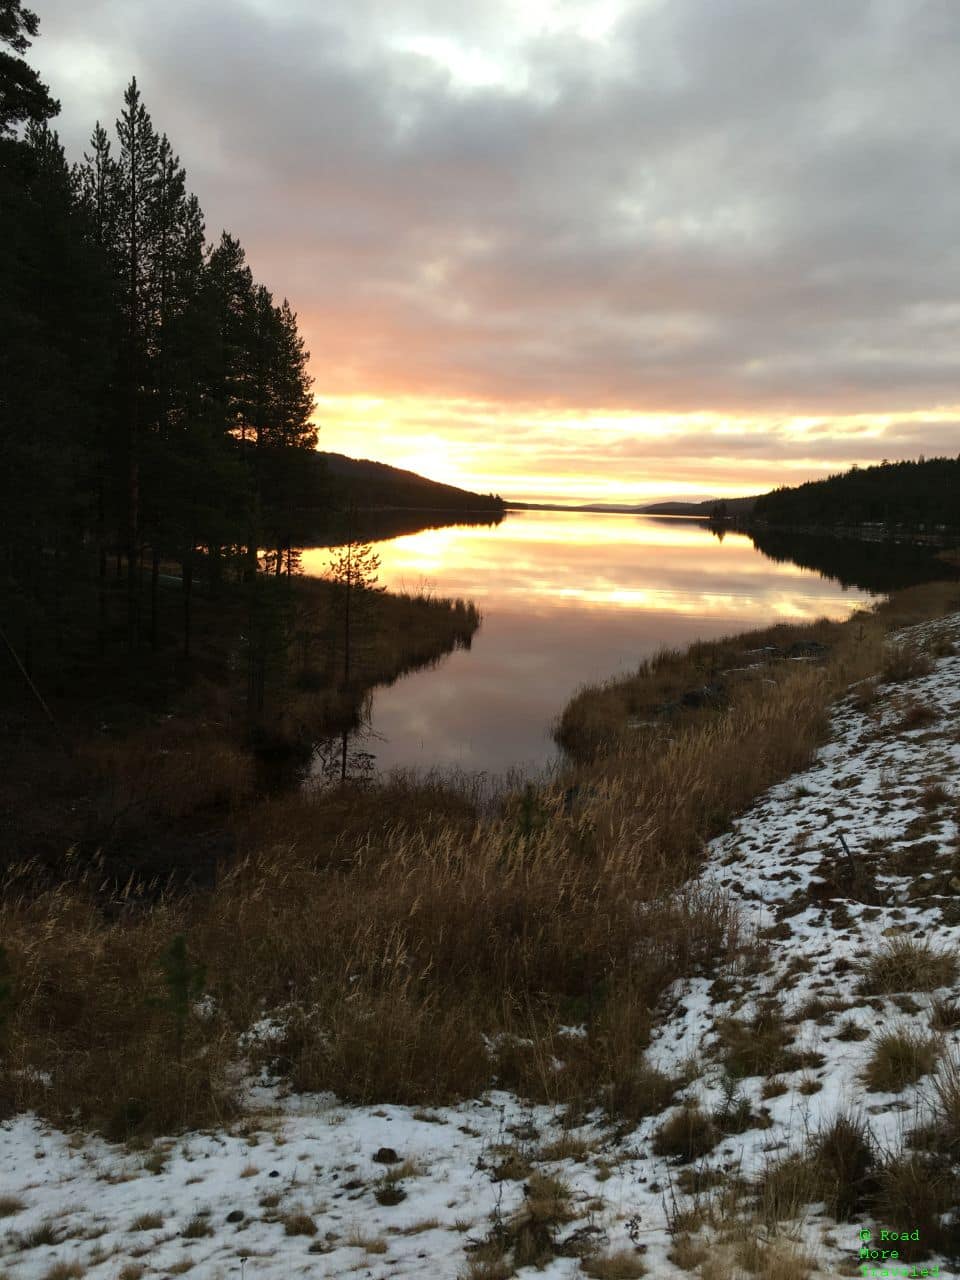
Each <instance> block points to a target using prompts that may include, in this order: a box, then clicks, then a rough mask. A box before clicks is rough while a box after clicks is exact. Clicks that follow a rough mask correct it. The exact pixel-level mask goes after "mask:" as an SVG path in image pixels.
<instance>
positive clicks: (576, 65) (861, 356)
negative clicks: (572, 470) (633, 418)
mask: <svg viewBox="0 0 960 1280" xmlns="http://www.w3.org/2000/svg"><path fill="white" fill-rule="evenodd" d="M521 9H522V11H523V13H522V15H521V13H520V10H521ZM40 16H41V23H42V26H41V36H42V38H41V40H40V41H38V43H37V44H36V45H35V47H34V51H33V52H34V60H35V62H36V63H37V65H38V66H39V67H40V68H41V70H42V71H43V72H44V73H45V74H46V75H47V76H48V77H49V79H50V81H51V83H52V87H53V89H54V91H55V92H57V93H58V94H59V95H60V96H61V97H62V99H63V102H64V119H63V122H62V131H63V133H64V136H65V138H66V140H67V142H68V144H69V146H70V148H71V150H72V152H73V154H75V155H79V151H80V149H81V147H82V143H83V139H84V138H85V137H86V135H87V134H88V132H89V128H90V126H92V124H93V120H94V118H95V117H96V115H100V116H101V117H102V118H104V119H105V120H108V121H111V120H112V119H113V118H114V117H115V115H116V114H117V110H118V108H119V104H120V96H121V93H122V88H123V85H124V83H125V81H126V80H127V78H128V77H129V75H130V74H132V73H136V75H137V77H138V80H139V82H140V84H141V86H142V88H143V90H144V94H145V98H146V101H147V105H148V107H149V108H150V110H151V111H152V113H153V116H154V119H155V122H156V123H157V125H158V127H160V128H161V129H165V130H166V131H167V132H168V133H169V134H170V136H171V138H172V140H173V142H174V145H175V146H176V147H177V149H178V150H179V151H180V154H181V156H182V158H183V160H184V162H185V163H186V165H187V168H188V175H189V178H190V181H191V184H192V186H193V188H194V189H195V190H196V191H197V193H198V194H199V196H200V198H201V202H202V204H203V206H204V208H205V210H206V213H207V219H208V229H209V231H210V233H211V234H214V235H215V234H217V233H218V231H219V228H220V227H221V226H227V227H229V228H230V229H231V230H232V231H234V232H235V233H236V234H238V235H239V236H240V238H241V240H242V241H243V242H244V244H245V245H246V247H247V249H248V253H249V257H250V260H251V263H252V265H253V267H254V270H255V271H256V273H257V274H258V276H260V277H261V278H263V279H264V280H265V281H266V282H267V283H268V284H269V285H270V286H271V287H272V288H273V289H274V291H275V293H277V294H278V295H283V294H286V295H288V296H289V297H290V298H291V300H292V301H293V303H294V305H295V307H296V308H297V309H298V311H299V312H300V313H301V316H302V318H303V323H304V327H305V329H306V331H307V336H308V340H309V345H310V346H311V349H312V351H313V367H314V372H315V374H316V378H317V387H318V390H321V391H326V392H329V393H330V394H332V395H344V396H346V395H350V394H361V393H376V394H381V395H386V396H393V397H397V396H408V397H418V398H419V399H420V400H421V401H423V402H426V401H427V400H428V399H430V398H433V399H439V400H445V399H446V400H449V399H459V400H461V401H467V400H476V401H479V402H483V403H490V402H496V403H500V404H502V405H505V406H507V407H508V408H513V409H515V410H518V411H519V410H520V409H524V408H526V409H529V408H530V407H532V406H546V407H550V408H553V409H556V410H558V411H559V410H564V411H570V410H580V411H583V412H584V413H586V412H587V411H595V410H597V409H598V408H606V409H611V410H629V411H632V412H634V413H637V414H642V413H664V412H667V413H675V414H685V413H695V412H698V411H704V410H709V411H713V412H718V413H723V414H727V415H730V416H731V417H732V418H737V417H747V418H749V417H751V416H756V415H768V417H769V420H770V421H771V422H775V421H776V420H777V419H778V418H783V417H789V416H791V415H802V414H815V415H824V416H825V417H827V418H839V417H843V416H844V415H849V414H854V413H879V414H894V415H897V414H900V415H903V414H915V413H916V411H918V410H923V409H931V410H932V409H934V408H936V407H938V406H944V405H951V404H955V403H957V402H960V394H958V390H957V371H956V352H957V350H958V348H960V307H958V305H957V301H956V300H957V298H958V293H960V291H958V285H960V249H958V248H957V243H956V228H957V226H958V225H960V187H958V185H957V184H956V182H955V181H954V177H953V175H954V174H955V173H956V170H957V166H958V163H960V117H958V115H957V113H956V111H955V109H954V102H953V98H954V92H955V85H956V82H957V75H958V71H960V9H958V8H957V7H956V6H953V5H951V4H949V3H947V2H946V0H897V3H892V2H891V0H845V2H844V3H843V4H837V3H836V0H804V3H803V4H797V3H795V0H647V2H645V3H635V4H626V3H622V4H614V3H611V4H608V5H606V6H604V7H602V8H600V7H598V6H597V5H596V4H594V3H591V4H587V3H570V2H569V0H566V2H565V0H539V3H536V4H534V3H531V4H530V5H529V6H527V5H524V6H516V5H513V4H509V3H507V2H506V0H503V2H500V0H474V2H473V3H469V4H468V3H466V0H462V2H459V3H453V2H452V0H331V3H328V4H325V5H324V6H322V7H318V6H316V5H314V4H311V3H307V2H306V0H270V2H269V3H267V0H246V2H244V0H211V2H210V3H206V4H204V5H196V4H194V3H190V2H188V0H169V2H168V3H167V4H165V5H163V6H157V5H155V4H154V5H148V4H147V3H146V2H145V0H100V2H99V3H95V4H90V5H84V6H82V7H81V6H77V5H76V4H75V3H73V0H45V3H43V4H42V5H40ZM470 430H471V429H470V425H469V422H468V421H466V420H464V419H463V418H459V419H455V420H453V421H451V423H450V425H449V427H448V431H449V432H450V433H451V439H453V438H454V437H455V436H456V433H457V432H458V431H462V432H463V433H464V436H465V437H469V435H470ZM885 430H886V432H887V434H886V436H885V437H884V443H885V444H886V445H889V447H890V450H891V452H894V451H895V450H896V448H899V447H918V449H924V450H925V451H926V452H928V453H929V452H935V451H937V450H938V449H939V448H940V446H942V447H943V448H944V449H946V450H948V451H952V444H951V440H950V435H951V433H952V432H954V431H955V427H954V424H953V423H952V422H951V423H949V424H944V423H943V422H934V423H931V424H930V425H929V427H928V428H926V427H923V426H922V424H917V423H916V422H912V423H911V426H910V430H909V431H908V432H906V433H905V434H903V435H902V436H897V435H896V433H895V429H894V428H892V427H888V428H886V429H885ZM891 433H892V434H891ZM681 435H682V436H683V438H682V439H681V438H680V436H677V437H667V438H665V440H664V442H663V444H662V447H663V448H664V449H673V450H674V453H673V455H672V456H674V457H678V458H679V457H680V456H684V457H689V458H691V459H705V460H709V459H711V458H713V457H715V456H716V455H714V454H713V453H712V452H711V449H712V448H713V446H714V444H715V443H716V441H714V440H712V439H704V438H702V436H701V435H700V434H698V431H697V427H696V424H695V423H694V424H691V425H690V426H689V427H688V429H686V430H685V431H684V432H683V433H681ZM953 438H954V440H955V439H956V437H955V436H954V437H953ZM866 443H867V442H866V441H865V440H863V439H860V440H857V439H856V438H855V437H850V436H849V435H846V434H843V433H840V434H836V433H832V432H831V430H830V429H829V428H827V429H825V430H824V431H823V432H822V433H821V434H820V435H819V436H816V437H811V438H810V439H809V440H807V441H805V442H798V441H797V440H794V439H793V438H790V437H788V436H785V435H784V434H783V433H780V432H778V431H777V430H771V431H770V432H768V433H767V434H766V435H762V436H757V435H755V434H744V435H742V436H739V437H737V436H733V437H727V438H725V439H724V440H723V447H724V449H725V450H726V453H725V454H723V455H720V456H725V457H727V458H733V457H740V456H754V457H757V458H765V457H774V456H779V457H782V458H784V459H797V458H799V457H800V456H801V455H800V454H799V453H798V452H797V451H798V450H802V449H804V448H810V449H813V446H814V445H815V446H816V452H811V453H810V455H809V457H810V459H811V461H812V463H814V464H816V465H819V466H822V465H824V464H829V463H831V462H834V461H835V462H842V461H846V460H861V458H862V456H863V455H858V454H856V453H855V451H856V449H858V448H862V447H865V445H866ZM874 443H875V441H874ZM506 447H507V445H506V442H505V443H504V448H506ZM645 447H646V448H647V453H646V454H642V455H640V454H638V457H639V456H644V457H649V456H651V455H650V452H649V449H650V446H649V444H646V445H645ZM870 447H871V448H872V447H873V446H872V444H871V445H870ZM358 451H359V450H358ZM569 456H570V454H569V453H568V452H567V451H566V450H560V451H559V453H558V455H557V457H556V458H555V459H554V461H555V463H556V465H558V466H559V465H560V462H561V459H562V458H565V457H569ZM657 456H659V455H657ZM870 456H873V455H872V454H871V455H870Z"/></svg>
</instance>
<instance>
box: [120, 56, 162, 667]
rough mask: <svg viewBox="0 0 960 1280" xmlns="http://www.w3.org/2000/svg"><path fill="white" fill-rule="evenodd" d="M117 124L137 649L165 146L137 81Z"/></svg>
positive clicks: (131, 594)
mask: <svg viewBox="0 0 960 1280" xmlns="http://www.w3.org/2000/svg"><path fill="white" fill-rule="evenodd" d="M123 101H124V109H123V111H122V112H121V114H120V117H119V119H118V120H117V137H118V139H119V142H120V159H119V168H118V178H119V180H118V184H117V189H118V194H119V215H120V216H119V219H118V241H119V243H118V248H119V265H120V278H121V282H122V283H121V289H120V308H121V312H122V315H123V319H124V338H123V343H122V346H121V372H120V384H121V399H122V404H123V414H124V421H125V436H126V459H125V462H126V552H127V643H128V645H129V647H130V648H131V649H135V648H136V647H137V644H138V641H139V631H140V595H139V586H140V584H139V557H140V452H141V433H142V421H143V411H144V401H145V399H146V395H147V388H148V380H149V377H150V370H149V367H148V354H149V350H150V344H151V339H152V338H153V336H154V333H153V331H154V328H155V325H156V295H155V292H154V290H153V288H152V286H153V283H154V281H153V279H152V275H151V270H150V268H151V265H152V264H151V253H150V250H151V247H152V246H151V231H152V229H153V224H154V220H155V202H156V192H157V181H158V175H157V166H158V157H159V142H158V139H157V135H156V132H155V130H154V128H153V124H152V122H151V120H150V116H149V114H148V113H147V109H146V107H145V106H144V105H143V102H142V101H141V98H140V90H139V89H138V88H137V82H136V79H133V80H131V81H130V84H129V86H128V87H127V90H126V93H125V94H124V98H123Z"/></svg>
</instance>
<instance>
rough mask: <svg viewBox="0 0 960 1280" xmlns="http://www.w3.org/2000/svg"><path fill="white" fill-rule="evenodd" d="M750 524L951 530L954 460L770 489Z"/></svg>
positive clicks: (959, 515)
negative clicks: (754, 522) (881, 526)
mask: <svg viewBox="0 0 960 1280" xmlns="http://www.w3.org/2000/svg"><path fill="white" fill-rule="evenodd" d="M753 519H754V520H755V521H756V522H757V523H758V524H770V525H825V526H830V525H845V526H853V525H862V524H882V525H888V526H892V527H897V526H900V527H903V528H906V529H910V530H916V531H925V532H931V531H934V530H936V529H937V528H938V526H941V525H943V526H946V527H948V528H951V529H956V528H958V527H960V457H957V458H930V459H923V458H921V459H920V460H919V461H917V462H883V463H880V464H879V465H878V466H875V467H863V468H860V467H853V468H852V469H851V470H850V471H848V472H846V473H845V474H844V475H836V476H830V477H829V478H828V479H826V480H811V481H809V482H808V483H807V484H801V485H798V486H797V487H796V488H792V489H788V488H782V489H775V490H774V491H773V492H772V493H766V494H764V495H763V496H762V497H759V498H757V500H756V505H755V507H754V509H753Z"/></svg>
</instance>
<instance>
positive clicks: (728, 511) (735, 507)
mask: <svg viewBox="0 0 960 1280" xmlns="http://www.w3.org/2000/svg"><path fill="white" fill-rule="evenodd" d="M758 501H759V498H758V497H757V496H756V495H754V496H753V497H749V498H708V499H707V500H706V501H705V502H654V503H653V504H652V505H651V506H648V507H638V508H637V510H638V511H640V512H642V513H643V515H645V516H699V517H700V518H701V519H704V520H708V519H710V518H711V516H716V515H724V516H728V517H730V518H731V519H742V518H743V517H744V516H749V515H750V514H751V513H752V512H753V509H754V506H755V505H756V503H757V502H758Z"/></svg>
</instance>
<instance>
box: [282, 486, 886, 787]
mask: <svg viewBox="0 0 960 1280" xmlns="http://www.w3.org/2000/svg"><path fill="white" fill-rule="evenodd" d="M376 550H377V552H378V554H379V555H380V557H381V568H380V582H381V584H383V585H386V586H387V587H388V588H390V589H394V590H407V591H418V590H428V591H430V592H432V593H433V594H435V595H438V596H462V597H465V598H468V599H470V600H473V601H474V602H475V603H476V604H478V605H479V607H480V609H481V610H482V613H483V622H482V624H481V626H480V629H479V631H478V632H477V634H476V635H475V637H474V639H473V644H472V646H471V648H470V649H469V650H458V651H456V652H454V653H452V654H450V655H449V656H447V657H445V658H443V659H442V660H441V661H440V662H439V663H438V664H437V665H436V666H433V667H430V668H426V669H422V670H420V671H417V672H414V673H412V674H410V675H407V676H404V677H403V678H402V679H400V680H398V681H397V682H396V683H395V684H394V685H392V686H389V687H380V688H377V689H376V690H374V692H373V695H372V701H371V706H370V714H369V724H368V727H367V728H366V729H365V730H363V731H361V732H360V734H359V735H355V737H354V740H353V742H352V744H351V750H353V749H359V750H362V751H363V752H365V753H369V763H370V764H371V765H372V766H373V767H375V768H376V769H377V770H379V771H381V772H386V771H388V770H390V769H393V768H396V767H403V768H415V769H418V770H429V769H437V768H440V769H447V768H456V769H462V770H465V771H467V772H471V773H473V772H482V773H485V774H488V775H499V774H502V773H504V772H506V771H507V770H511V769H520V770H523V771H525V772H528V773H535V772H538V771H540V770H542V769H543V768H545V767H547V766H549V765H550V764H551V763H552V762H553V761H554V760H555V759H556V758H557V755H558V751H557V748H556V747H555V745H554V743H553V741H552V739H551V737H550V727H551V724H552V723H553V721H554V720H555V719H556V717H557V716H558V715H559V713H560V711H561V710H562V709H563V707H564V705H565V704H566V702H567V701H568V700H569V698H570V696H571V694H573V692H574V691H575V690H576V689H577V688H578V687H579V686H581V685H583V684H589V683H593V682H596V681H600V680H605V679H607V678H608V677H611V676H617V675H620V674H622V673H624V672H628V671H630V670H631V669H633V668H635V667H636V666H637V665H638V663H639V662H641V661H642V659H644V658H646V657H648V656H649V655H651V654H653V653H655V652H656V651H657V650H658V649H662V648H664V647H670V648H676V647H682V646H685V645H687V644H689V643H690V642H691V641H693V640H696V639H709V638H712V637H716V636H720V635H724V634H729V633H730V632H733V631H738V630H743V629H746V628H749V627H755V626H762V625H765V624H769V623H773V622H778V621H803V620H807V619H815V618H818V617H830V618H843V617H845V616H847V615H848V614H849V613H850V611H851V610H852V609H854V608H856V607H857V606H858V605H860V604H862V603H864V602H865V601H868V600H869V599H870V598H871V596H870V593H869V591H867V590H864V589H862V588H856V587H847V586H844V585H842V584H841V583H840V582H839V581H837V580H835V579H831V578H828V577H824V576H822V575H821V573H818V572H816V571H814V570H812V569H808V568H803V567H801V566H800V565H799V564H796V563H791V562H789V561H781V560H774V559H770V558H768V557H767V556H765V555H763V554H761V553H760V552H759V551H758V550H757V549H756V548H755V547H754V545H753V543H752V541H751V539H750V538H749V537H747V536H745V535H743V534H739V533H733V532H728V533H726V534H725V536H724V537H723V538H722V539H721V538H718V537H717V536H716V535H715V534H714V533H713V532H711V530H710V528H709V527H708V526H706V525H705V524H702V523H700V522H696V521H692V520H686V519H681V518H672V519H671V518H664V517H659V518H654V517H646V516H632V515H612V514H611V515H606V514H604V515H598V514H592V513H590V514H586V513H579V512H553V511H522V512H509V513H508V514H507V516H506V518H505V519H504V520H503V521H502V523H500V524H498V525H478V526H471V525H456V526H449V527H446V528H441V529H426V530H423V531H422V532H419V533H414V534H408V535H406V536H402V537H396V538H391V539H389V540H387V541H382V542H378V543H377V544H376ZM869 550H870V554H871V555H872V557H873V561H874V565H875V564H876V561H877V559H878V548H876V547H873V548H870V549H869ZM329 560H330V550H329V548H327V547H322V548H312V549H307V550H305V551H304V552H303V556H302V565H303V569H304V572H306V573H308V574H322V573H323V572H324V571H325V569H326V567H327V565H328V564H329ZM807 562H808V563H809V559H808V560H807ZM871 585H873V584H871ZM338 741H339V740H338Z"/></svg>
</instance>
